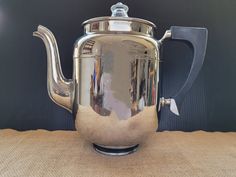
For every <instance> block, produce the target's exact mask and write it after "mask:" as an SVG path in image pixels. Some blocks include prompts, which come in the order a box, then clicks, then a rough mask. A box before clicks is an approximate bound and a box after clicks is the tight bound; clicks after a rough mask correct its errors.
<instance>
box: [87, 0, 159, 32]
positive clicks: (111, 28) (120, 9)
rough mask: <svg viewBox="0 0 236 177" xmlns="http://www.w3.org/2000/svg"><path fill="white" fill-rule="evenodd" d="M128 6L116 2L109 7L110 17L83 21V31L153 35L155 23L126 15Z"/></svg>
mask: <svg viewBox="0 0 236 177" xmlns="http://www.w3.org/2000/svg"><path fill="white" fill-rule="evenodd" d="M128 9H129V8H128V6H126V5H124V4H122V3H117V4H115V5H113V6H112V7H111V11H112V15H111V16H110V17H97V18H92V19H89V20H87V21H85V22H84V23H83V25H84V29H85V33H86V34H91V33H98V32H99V33H104V34H109V33H110V34H115V33H120V32H122V33H123V34H124V33H127V34H138V35H147V36H153V31H154V28H156V26H155V24H153V23H152V22H150V21H147V20H144V19H139V18H130V17H128V14H127V12H128Z"/></svg>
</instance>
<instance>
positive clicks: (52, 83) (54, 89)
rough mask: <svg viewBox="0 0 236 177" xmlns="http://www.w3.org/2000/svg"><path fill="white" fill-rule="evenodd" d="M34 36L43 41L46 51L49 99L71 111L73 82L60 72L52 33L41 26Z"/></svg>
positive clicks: (56, 48)
mask: <svg viewBox="0 0 236 177" xmlns="http://www.w3.org/2000/svg"><path fill="white" fill-rule="evenodd" d="M33 35H34V36H36V37H39V38H41V39H42V40H43V42H44V44H45V47H46V51H47V64H48V70H47V78H48V79H47V88H48V94H49V96H50V98H51V99H52V100H53V101H54V102H55V103H56V104H58V105H60V106H62V107H63V108H65V109H67V110H68V111H70V112H71V111H72V100H73V99H72V97H73V81H72V80H69V79H66V78H65V77H64V76H63V74H62V71H61V64H60V57H59V51H58V47H57V42H56V39H55V37H54V36H53V34H52V32H51V31H50V30H48V29H47V28H45V27H43V26H41V25H40V26H38V30H37V31H35V32H34V33H33Z"/></svg>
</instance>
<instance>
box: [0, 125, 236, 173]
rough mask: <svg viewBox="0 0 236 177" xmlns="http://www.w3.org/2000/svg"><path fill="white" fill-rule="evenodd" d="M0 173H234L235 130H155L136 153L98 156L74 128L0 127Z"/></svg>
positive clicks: (235, 166)
mask: <svg viewBox="0 0 236 177" xmlns="http://www.w3.org/2000/svg"><path fill="white" fill-rule="evenodd" d="M0 176H1V177H2V176H3V177H5V176H6V177H8V176H9V177H12V176H16V177H21V176H22V177H28V176H33V177H38V176H40V177H41V176H46V177H54V176H55V177H64V176H65V177H66V176H68V177H80V176H81V177H116V176H122V177H129V176H134V177H155V176H160V177H172V176H173V177H195V176H196V177H197V176H202V177H231V176H232V177H235V176H236V133H232V132H228V133H220V132H214V133H212V132H211V133H207V132H203V131H197V132H191V133H184V132H157V133H155V134H154V135H152V136H150V137H149V138H148V139H147V141H146V142H145V143H143V144H141V145H140V147H139V149H138V151H137V152H135V153H133V154H130V155H127V156H120V157H112V156H105V155H101V154H99V153H97V152H95V151H94V149H93V147H92V146H91V144H90V143H89V142H87V141H85V140H83V139H82V138H81V137H80V136H79V133H77V132H75V131H46V130H34V131H25V132H18V131H15V130H9V129H6V130H0Z"/></svg>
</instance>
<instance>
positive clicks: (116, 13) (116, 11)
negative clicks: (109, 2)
mask: <svg viewBox="0 0 236 177" xmlns="http://www.w3.org/2000/svg"><path fill="white" fill-rule="evenodd" d="M128 10H129V7H128V6H127V5H125V4H123V3H121V2H118V3H116V4H114V5H113V6H111V12H112V14H111V16H112V17H128V14H127V12H128Z"/></svg>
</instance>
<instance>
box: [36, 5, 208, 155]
mask: <svg viewBox="0 0 236 177" xmlns="http://www.w3.org/2000/svg"><path fill="white" fill-rule="evenodd" d="M111 10H112V15H111V16H110V17H97V18H93V19H89V20H87V21H85V22H84V23H83V26H84V30H85V35H84V36H82V37H81V38H80V39H78V40H77V41H76V43H75V46H74V54H73V78H72V79H66V78H65V77H64V75H63V73H62V70H61V65H60V57H59V51H58V47H57V43H56V39H55V37H54V35H53V33H52V32H51V31H50V30H49V29H47V28H46V27H44V26H41V25H39V26H38V29H37V31H35V32H34V33H33V35H34V36H37V37H39V38H41V39H42V40H43V42H44V44H45V47H46V51H47V61H48V69H47V81H48V82H47V88H48V93H49V96H50V98H51V99H52V100H53V101H54V102H55V103H56V104H58V105H59V106H61V107H63V108H65V109H67V110H68V111H70V112H72V113H73V115H74V118H75V125H76V129H77V130H78V131H79V133H80V135H81V136H82V137H84V138H85V139H86V140H88V141H90V142H91V143H93V144H94V147H95V149H96V150H97V151H98V152H101V153H103V154H108V155H125V154H129V153H131V152H134V151H135V150H136V149H137V147H138V144H140V143H142V142H143V141H144V140H145V139H146V137H147V136H148V135H150V134H151V133H154V132H155V131H156V130H157V125H158V118H157V111H158V112H159V111H161V107H164V106H169V108H170V111H171V112H172V113H174V114H175V115H178V116H179V110H180V109H181V105H182V101H183V100H184V97H185V95H186V93H187V92H188V91H189V89H190V88H191V86H192V84H193V82H194V81H195V79H196V77H197V75H198V73H199V72H200V70H201V67H202V65H203V61H204V57H205V52H206V46H207V34H208V32H207V29H206V28H199V27H180V26H172V27H171V28H170V29H169V30H167V31H166V33H165V34H164V36H163V37H162V38H161V39H160V40H158V41H157V40H155V39H154V38H153V33H154V31H155V28H156V26H155V24H153V23H152V22H149V21H147V20H144V19H139V18H130V17H128V14H127V12H128V7H127V6H126V5H124V4H122V3H117V4H115V5H113V6H112V7H111ZM165 39H171V40H181V41H184V42H187V43H188V44H190V45H191V46H192V50H193V60H192V65H191V69H190V72H189V74H188V77H187V79H186V81H185V82H184V84H183V86H182V87H181V88H180V89H179V90H178V91H177V92H176V94H174V95H172V96H171V97H169V98H164V97H161V95H160V94H161V93H160V90H159V88H161V86H160V84H159V48H160V47H161V45H162V43H163V42H164V40H165ZM157 109H158V110H157Z"/></svg>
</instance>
